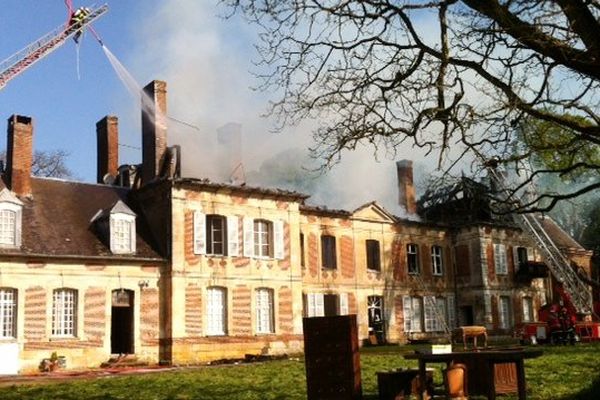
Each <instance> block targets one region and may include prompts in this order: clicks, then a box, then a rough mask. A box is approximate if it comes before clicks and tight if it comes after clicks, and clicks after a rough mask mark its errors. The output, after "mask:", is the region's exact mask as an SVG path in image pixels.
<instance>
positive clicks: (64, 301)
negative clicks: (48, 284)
mask: <svg viewBox="0 0 600 400" xmlns="http://www.w3.org/2000/svg"><path fill="white" fill-rule="evenodd" d="M52 300H53V302H52V335H54V336H75V333H76V332H75V325H76V323H75V322H76V318H77V293H76V291H75V290H72V289H58V290H55V291H54V295H53V299H52Z"/></svg>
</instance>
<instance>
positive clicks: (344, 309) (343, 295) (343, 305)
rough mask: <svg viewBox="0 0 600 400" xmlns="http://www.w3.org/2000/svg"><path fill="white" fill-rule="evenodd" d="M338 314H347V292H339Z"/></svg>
mask: <svg viewBox="0 0 600 400" xmlns="http://www.w3.org/2000/svg"><path fill="white" fill-rule="evenodd" d="M340 315H348V293H340Z"/></svg>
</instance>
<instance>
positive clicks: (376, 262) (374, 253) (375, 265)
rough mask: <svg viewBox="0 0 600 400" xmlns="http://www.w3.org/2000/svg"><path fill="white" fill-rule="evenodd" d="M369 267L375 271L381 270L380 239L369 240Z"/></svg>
mask: <svg viewBox="0 0 600 400" xmlns="http://www.w3.org/2000/svg"><path fill="white" fill-rule="evenodd" d="M367 268H368V269H372V270H375V271H380V270H381V260H380V254H379V241H377V240H367Z"/></svg>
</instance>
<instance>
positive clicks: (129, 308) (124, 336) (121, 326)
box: [110, 289, 134, 354]
mask: <svg viewBox="0 0 600 400" xmlns="http://www.w3.org/2000/svg"><path fill="white" fill-rule="evenodd" d="M111 311H112V313H111V325H110V350H111V353H112V354H133V353H134V349H133V291H132V290H126V289H117V290H113V292H112V307H111Z"/></svg>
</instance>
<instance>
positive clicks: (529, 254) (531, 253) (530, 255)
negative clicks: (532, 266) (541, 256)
mask: <svg viewBox="0 0 600 400" xmlns="http://www.w3.org/2000/svg"><path fill="white" fill-rule="evenodd" d="M527 261H535V252H534V250H533V247H528V248H527Z"/></svg>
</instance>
